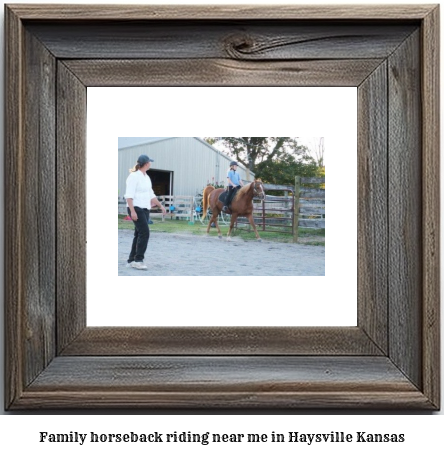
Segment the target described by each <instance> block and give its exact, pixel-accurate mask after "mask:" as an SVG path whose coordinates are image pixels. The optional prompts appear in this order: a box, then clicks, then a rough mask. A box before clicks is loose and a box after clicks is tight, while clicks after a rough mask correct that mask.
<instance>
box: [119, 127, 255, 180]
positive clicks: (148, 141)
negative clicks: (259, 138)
mask: <svg viewBox="0 0 444 456" xmlns="http://www.w3.org/2000/svg"><path fill="white" fill-rule="evenodd" d="M192 137H193V138H194V139H197V140H198V141H200V142H201V143H203V144H205V145H206V146H207V147H209V148H210V149H212V150H213V151H214V152H216V153H218V154H219V155H222V156H223V157H225V158H226V159H228V160H231V159H232V158H231V157H229V156H228V155H227V154H224V153H223V152H221V151H220V150H219V149H216V148H215V147H214V146H212V145H211V144H209V143H207V142H206V141H205V140H203V139H202V138H199V137H197V136H192ZM174 138H180V136H166V137H165V136H162V137H148V138H144V137H142V138H128V139H134V140H139V139H140V140H141V141H140V142H137V143H135V144H132V145H131V146H124V147H120V145H119V150H122V149H130V148H132V147H136V146H137V147H139V146H144V145H148V144H154V143H157V142H161V141H167V140H169V139H174ZM120 139H125V138H119V141H120ZM240 167H241V168H244V169H246V168H245V166H244V165H242V164H240ZM253 174H254V173H253Z"/></svg>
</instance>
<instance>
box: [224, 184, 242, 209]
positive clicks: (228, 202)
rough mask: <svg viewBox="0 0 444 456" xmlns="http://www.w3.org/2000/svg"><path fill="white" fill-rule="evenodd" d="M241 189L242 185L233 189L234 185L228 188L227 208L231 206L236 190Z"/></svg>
mask: <svg viewBox="0 0 444 456" xmlns="http://www.w3.org/2000/svg"><path fill="white" fill-rule="evenodd" d="M239 187H240V185H238V186H237V187H233V186H232V185H229V186H228V196H227V199H226V203H225V206H227V207H229V206H230V204H231V200H232V199H233V195H234V193H235V191H236V189H237V188H239Z"/></svg>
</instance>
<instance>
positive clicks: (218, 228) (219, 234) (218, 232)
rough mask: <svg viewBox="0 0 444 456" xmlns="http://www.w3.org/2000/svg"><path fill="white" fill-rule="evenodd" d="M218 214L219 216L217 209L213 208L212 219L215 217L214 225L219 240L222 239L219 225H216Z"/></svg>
mask: <svg viewBox="0 0 444 456" xmlns="http://www.w3.org/2000/svg"><path fill="white" fill-rule="evenodd" d="M219 214H220V211H219V209H218V208H215V210H214V213H213V217H215V219H214V223H215V224H216V228H217V234H218V236H219V239H222V232H221V230H220V227H219V223H218V220H219Z"/></svg>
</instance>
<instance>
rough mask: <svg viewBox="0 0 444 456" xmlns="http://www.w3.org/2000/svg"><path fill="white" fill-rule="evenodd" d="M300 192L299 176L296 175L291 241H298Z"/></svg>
mask: <svg viewBox="0 0 444 456" xmlns="http://www.w3.org/2000/svg"><path fill="white" fill-rule="evenodd" d="M300 192H301V178H300V176H296V177H295V179H294V206H293V242H298V230H299V195H300Z"/></svg>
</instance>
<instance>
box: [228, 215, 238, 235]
mask: <svg viewBox="0 0 444 456" xmlns="http://www.w3.org/2000/svg"><path fill="white" fill-rule="evenodd" d="M237 216H238V215H237V214H233V215H232V216H231V221H230V228H228V234H227V238H228V240H230V239H231V231H232V230H233V227H234V224H235V223H236V220H237Z"/></svg>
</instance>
